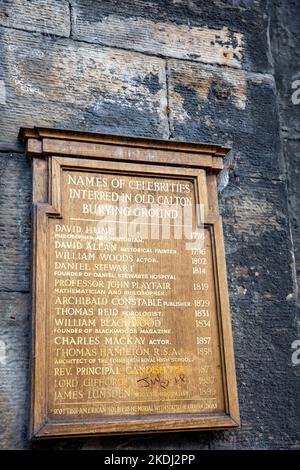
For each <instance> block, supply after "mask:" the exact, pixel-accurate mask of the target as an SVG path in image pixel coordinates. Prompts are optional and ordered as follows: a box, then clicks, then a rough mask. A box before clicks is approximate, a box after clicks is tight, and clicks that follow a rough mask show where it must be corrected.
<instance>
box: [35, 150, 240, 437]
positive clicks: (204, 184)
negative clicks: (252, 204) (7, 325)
mask: <svg viewBox="0 0 300 470" xmlns="http://www.w3.org/2000/svg"><path fill="white" fill-rule="evenodd" d="M76 145H78V144H76ZM107 147H108V146H107ZM42 148H44V145H42ZM135 152H136V154H137V155H138V152H139V149H135ZM141 152H142V153H141V155H143V150H141ZM91 157H92V155H91ZM188 157H189V155H188V156H187V158H188ZM140 158H141V157H140ZM137 159H139V158H137ZM170 159H171V160H172V155H170ZM207 159H208V162H210V164H211V167H210V168H211V169H212V166H213V165H212V157H211V156H209V155H208V156H207ZM141 160H142V158H141ZM38 162H40V163H38ZM42 162H45V163H46V161H45V160H41V159H40V158H38V159H35V158H34V169H35V171H34V185H33V188H34V194H35V196H34V198H35V208H36V209H35V217H34V234H35V238H34V250H33V257H34V266H33V267H34V273H33V274H34V279H33V307H34V316H33V329H34V333H33V338H34V341H33V381H32V414H31V415H32V422H31V433H32V436H33V437H35V438H38V437H47V436H51V437H55V436H80V435H92V434H108V433H109V434H111V433H123V432H124V433H125V432H126V433H134V432H162V431H170V430H174V431H175V430H184V429H212V428H214V429H215V428H216V429H218V428H226V427H228V428H230V427H235V426H238V423H239V414H238V403H237V394H236V383H235V370H234V360H233V349H232V337H231V326H230V317H229V304H228V293H227V284H226V269H225V258H224V244H223V238H222V230H221V222H220V218H219V215H218V213H217V207H216V203H215V202H212V201H215V199H216V195H212V194H211V193H212V192H213V191H214V189H215V186H214V185H213V184H211V181H209V180H208V179H207V174H206V171H205V168H206V167H205V166H204V168H187V167H183V166H173V165H161V164H160V165H158V164H151V165H150V164H147V163H141V162H139V163H133V162H131V161H109V160H106V159H103V160H98V159H93V158H80V157H77V158H76V157H74V156H68V157H66V156H57V155H52V156H48V162H49V163H48V165H46V168H47V170H48V171H44V172H43V174H42V172H41V170H42V167H41V163H42ZM43 169H44V170H45V166H43ZM47 174H48V179H47ZM41 179H42V180H44V182H42V181H41ZM45 182H48V183H47V184H48V191H47V193H48V194H47V198H48V199H47V201H46V200H45V189H44V188H45ZM211 209H213V210H211Z"/></svg>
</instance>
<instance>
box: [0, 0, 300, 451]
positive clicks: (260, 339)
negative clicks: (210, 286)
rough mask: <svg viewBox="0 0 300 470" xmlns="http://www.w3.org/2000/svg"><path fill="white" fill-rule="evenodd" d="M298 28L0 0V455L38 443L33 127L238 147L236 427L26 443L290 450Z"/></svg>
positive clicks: (234, 182) (245, 9) (216, 11)
mask: <svg viewBox="0 0 300 470" xmlns="http://www.w3.org/2000/svg"><path fill="white" fill-rule="evenodd" d="M120 3H122V7H121V8H120ZM299 21H300V4H299V1H294V0H293V1H288V0H286V1H284V0H282V1H280V0H277V1H276V2H269V1H267V0H256V1H255V0H228V1H225V0H224V1H223V0H213V1H210V2H207V1H205V0H194V1H192V0H151V1H147V0H132V1H126V2H119V1H117V0H101V1H100V0H99V1H98V0H95V1H92V0H71V1H65V0H59V1H58V0H32V1H23V0H4V1H2V2H0V38H1V39H0V47H1V52H0V129H1V132H0V182H1V183H0V184H1V192H0V248H1V256H0V412H1V420H0V436H1V437H0V447H2V448H14V449H21V448H29V447H30V446H32V445H31V444H30V443H29V441H28V438H27V422H28V381H29V350H30V314H31V305H30V246H31V170H30V164H29V162H27V161H26V159H25V156H24V148H23V147H22V145H21V144H20V143H19V142H18V140H17V134H18V129H19V127H20V126H34V125H38V126H47V127H51V126H53V127H59V128H69V129H78V130H85V129H86V130H89V131H97V132H113V133H119V134H129V135H135V136H150V137H156V138H166V139H175V140H185V141H195V142H210V143H222V144H225V145H226V146H231V147H232V151H231V152H230V154H229V157H228V159H227V161H226V168H225V170H224V171H223V173H222V174H221V177H220V181H219V198H220V205H221V211H222V215H223V220H224V231H225V248H226V257H227V268H228V277H229V286H230V300H231V310H232V321H233V335H234V345H235V353H236V366H237V377H238V389H239V400H240V407H241V419H242V426H241V428H240V429H238V430H235V431H219V432H190V433H180V434H175V435H173V434H163V435H157V436H134V437H133V436H131V437H128V436H127V437H126V436H125V437H124V436H120V437H113V438H110V437H106V438H101V439H100V438H99V439H98V438H89V439H88V438H86V439H75V440H63V439H59V440H54V441H49V442H47V441H43V442H41V443H35V444H34V445H33V447H34V448H36V449H39V448H52V449H55V448H58V449H67V448H85V449H89V448H90V449H91V448H106V449H113V448H120V449H151V448H156V449H158V448H162V449H188V448H189V449H224V448H225V449H251V448H257V449H269V448H299V447H300V436H299V410H300V400H299V385H300V372H299V369H300V365H298V366H297V365H293V364H292V361H291V356H292V349H291V345H292V343H293V341H295V340H296V339H297V335H299V333H298V331H297V319H298V318H299V312H298V311H297V305H296V276H295V272H296V269H295V262H294V261H295V259H294V253H295V252H296V260H297V263H298V269H299V266H300V263H299V252H300V248H297V247H299V243H300V238H299V220H300V219H299V204H298V205H297V203H296V193H298V196H299V184H298V185H297V177H298V179H299V161H298V160H299V156H298V155H297V152H298V150H299V117H298V121H297V120H296V119H295V118H294V115H295V114H293V113H297V110H298V113H299V106H298V108H297V106H294V107H291V105H290V102H289V91H290V83H291V80H292V79H294V80H295V79H297V73H298V74H299V69H298V70H297V69H296V66H295V63H293V62H292V55H293V52H292V51H293V50H296V49H297V44H296V39H294V38H296V35H297V34H299V32H298V29H299V28H298V25H299ZM298 38H299V36H298ZM295 53H296V52H295ZM297 54H298V57H299V52H298V51H297ZM298 64H299V61H298ZM288 67H290V68H288ZM283 71H284V72H283ZM298 78H300V76H299V75H298ZM277 88H278V93H277ZM278 96H279V99H278ZM286 103H289V104H288V105H287V104H286ZM297 158H298V160H297ZM297 172H298V173H297ZM287 186H288V191H289V193H288V194H289V201H288V198H287ZM298 201H299V198H298ZM289 211H290V213H291V225H290V219H289V216H288V212H289ZM297 224H298V225H297ZM291 227H292V232H291ZM291 233H292V234H293V237H292V235H291ZM297 249H298V251H297Z"/></svg>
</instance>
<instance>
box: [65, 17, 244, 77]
mask: <svg viewBox="0 0 300 470" xmlns="http://www.w3.org/2000/svg"><path fill="white" fill-rule="evenodd" d="M73 11H74V27H73V37H75V38H76V39H88V40H89V41H91V42H97V43H100V44H105V45H108V46H116V47H120V46H121V47H123V48H126V49H135V50H137V51H141V52H147V53H151V54H159V55H164V56H167V57H168V56H169V57H176V58H180V59H193V60H195V61H199V62H205V63H209V64H214V63H215V64H219V65H228V66H231V67H237V68H240V67H241V62H242V57H243V47H242V45H243V35H242V34H240V33H235V32H232V31H229V30H228V28H226V27H224V28H222V29H212V28H207V27H200V28H199V27H193V26H186V25H173V24H168V23H164V22H162V21H161V22H155V21H150V20H148V19H143V18H122V17H120V16H115V15H109V16H102V17H101V18H99V21H95V22H90V21H89V20H88V19H87V18H86V15H85V12H86V10H85V9H82V8H81V9H80V8H79V9H76V8H75V9H74V10H73Z"/></svg>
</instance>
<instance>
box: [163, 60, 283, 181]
mask: <svg viewBox="0 0 300 470" xmlns="http://www.w3.org/2000/svg"><path fill="white" fill-rule="evenodd" d="M168 83H169V94H170V96H169V106H170V124H171V134H172V137H173V138H175V139H182V140H191V141H204V142H208V141H210V142H212V141H213V142H220V143H221V142H223V143H225V144H226V145H228V146H229V147H233V150H232V153H231V158H230V164H231V165H234V167H235V174H236V175H238V174H239V173H240V172H243V173H244V174H248V175H250V176H257V177H263V178H278V177H279V176H280V173H281V169H280V167H279V159H278V152H279V149H280V136H279V126H278V120H277V117H276V107H275V106H274V103H275V99H276V97H275V87H274V81H273V79H272V77H271V76H269V75H262V74H253V73H247V72H245V71H238V70H233V69H229V68H215V67H212V66H207V65H200V64H195V63H190V62H182V61H177V60H170V61H168Z"/></svg>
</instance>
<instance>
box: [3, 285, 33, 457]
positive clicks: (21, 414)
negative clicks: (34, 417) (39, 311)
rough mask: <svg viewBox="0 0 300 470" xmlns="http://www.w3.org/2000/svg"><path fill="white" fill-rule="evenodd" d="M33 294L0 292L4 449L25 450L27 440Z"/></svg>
mask: <svg viewBox="0 0 300 470" xmlns="http://www.w3.org/2000/svg"><path fill="white" fill-rule="evenodd" d="M29 305H30V303H29V295H28V294H20V293H16V292H14V293H8V292H0V350H1V361H0V414H1V420H0V436H1V438H0V448H1V449H23V448H27V447H28V446H29V443H28V440H27V423H28V386H29V374H28V372H29V370H28V359H29V344H30V342H29V321H28V320H29Z"/></svg>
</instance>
